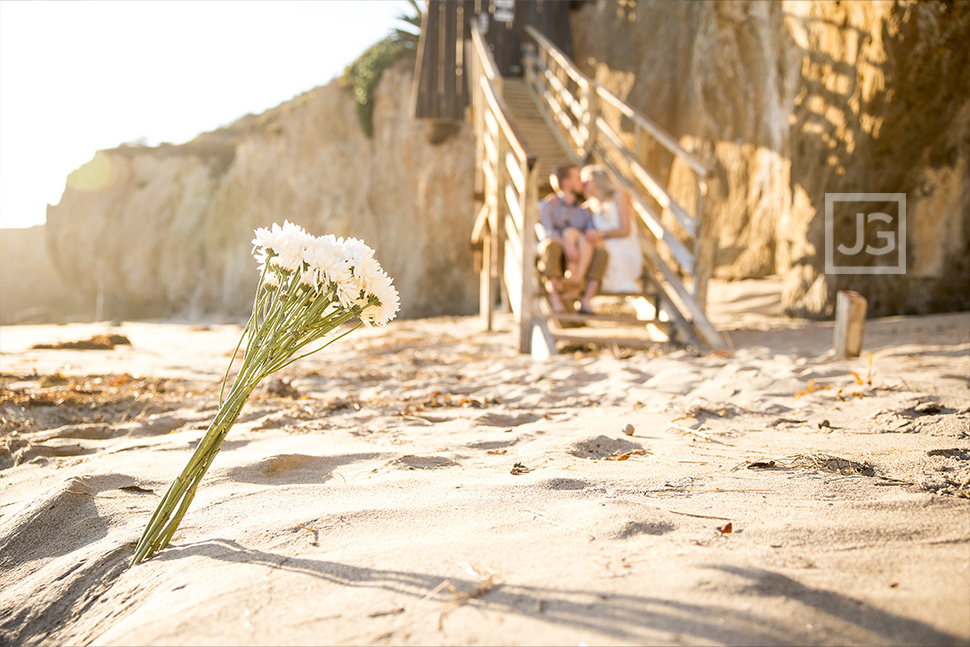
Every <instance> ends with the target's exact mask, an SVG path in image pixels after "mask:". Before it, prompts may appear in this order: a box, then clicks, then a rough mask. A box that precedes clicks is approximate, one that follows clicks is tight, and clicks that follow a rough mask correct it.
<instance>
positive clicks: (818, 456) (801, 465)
mask: <svg viewBox="0 0 970 647" xmlns="http://www.w3.org/2000/svg"><path fill="white" fill-rule="evenodd" d="M741 468H747V469H749V470H794V469H806V470H817V471H820V472H832V473H835V474H841V475H842V476H856V475H858V476H876V470H875V468H874V467H873V465H872V463H870V462H869V461H864V462H861V463H860V462H858V461H853V460H849V459H847V458H841V457H839V456H830V455H829V454H823V453H818V452H816V453H809V454H796V455H794V456H787V457H785V458H775V459H758V460H755V461H745V462H744V463H742V464H740V465H738V466H736V467H735V468H734V469H733V470H732V471H734V470H738V469H741Z"/></svg>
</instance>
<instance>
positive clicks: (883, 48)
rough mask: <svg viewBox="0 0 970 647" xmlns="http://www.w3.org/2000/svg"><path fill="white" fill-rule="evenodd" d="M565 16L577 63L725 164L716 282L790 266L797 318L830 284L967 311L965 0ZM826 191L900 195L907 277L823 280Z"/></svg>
mask: <svg viewBox="0 0 970 647" xmlns="http://www.w3.org/2000/svg"><path fill="white" fill-rule="evenodd" d="M573 26H574V35H575V43H576V46H575V58H576V61H577V63H578V64H579V65H580V66H581V68H582V69H583V70H584V72H586V73H587V74H589V75H590V76H591V77H594V78H596V79H597V80H598V81H600V82H602V83H603V84H604V85H606V86H607V87H608V88H610V89H611V90H612V91H614V92H615V93H616V94H618V95H619V96H620V97H621V98H624V99H626V100H627V101H628V102H630V103H631V104H632V105H634V106H635V107H637V108H638V109H640V110H641V111H642V112H643V113H645V114H646V115H648V116H649V117H651V118H652V119H654V120H655V121H657V122H658V123H659V124H660V125H661V126H663V127H664V128H666V129H667V130H669V131H670V132H672V133H673V134H674V135H676V136H677V137H678V138H679V139H680V140H681V142H682V144H683V145H684V146H685V147H686V148H688V149H689V150H694V151H697V152H699V153H700V154H701V155H702V156H703V157H705V158H706V159H708V160H710V161H712V162H713V163H714V164H715V165H716V166H717V169H718V172H719V180H720V181H719V183H718V187H717V189H716V191H717V193H716V195H715V196H713V198H714V199H712V200H708V207H709V208H710V211H709V213H708V214H707V215H708V216H709V217H710V216H713V217H714V218H715V219H716V222H717V230H718V237H719V247H720V251H719V254H718V256H717V264H718V271H717V273H718V275H719V276H721V277H725V278H741V277H750V276H761V275H766V274H775V273H777V274H780V275H782V276H783V277H784V279H785V295H784V300H785V303H786V305H787V307H788V308H789V310H790V311H791V312H793V313H795V314H803V315H815V316H818V315H823V316H824V315H828V314H831V312H832V306H833V304H834V294H835V291H836V290H838V289H857V290H859V291H861V292H862V293H863V294H865V295H866V296H867V297H868V298H869V299H870V311H871V312H872V313H873V314H893V313H904V312H926V311H930V310H937V309H957V308H963V309H966V308H968V307H970V263H968V257H970V173H968V168H970V83H967V69H968V66H970V40H968V38H967V34H968V33H970V3H964V2H926V3H915V2H893V1H889V2H837V1H831V2H670V1H658V2H636V1H635V0H634V1H631V2H620V3H614V2H594V3H585V4H584V5H583V6H582V8H581V9H580V10H579V11H577V12H576V13H575V14H574V19H573ZM654 170H655V171H657V172H658V173H660V174H661V175H670V176H671V177H672V178H673V182H674V191H675V192H678V191H685V190H687V188H686V187H683V186H681V187H678V186H677V183H678V181H679V180H678V174H677V169H676V168H674V169H670V168H666V169H664V168H660V169H654ZM826 193H905V194H906V197H907V207H908V209H907V211H908V216H909V217H908V219H907V223H906V224H907V227H906V234H907V248H906V252H907V272H906V274H905V275H902V276H898V275H881V276H861V275H826V274H825V273H824V234H825V232H824V209H825V194H826ZM868 206H869V207H872V208H878V207H879V205H868ZM854 227H855V224H854V219H842V220H838V219H837V220H836V222H835V240H849V241H851V240H853V239H854ZM871 260H872V259H870V261H871ZM876 262H878V260H877V261H876Z"/></svg>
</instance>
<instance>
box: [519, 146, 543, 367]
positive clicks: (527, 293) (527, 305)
mask: <svg viewBox="0 0 970 647" xmlns="http://www.w3.org/2000/svg"><path fill="white" fill-rule="evenodd" d="M519 168H520V169H521V170H522V176H523V177H524V178H525V190H524V191H523V192H522V193H521V195H520V196H519V205H520V207H521V211H522V232H521V238H522V289H521V294H522V305H521V309H520V313H521V317H520V319H519V352H520V353H530V352H532V328H533V326H534V325H535V318H536V316H537V315H538V313H539V308H538V305H539V304H538V294H539V277H538V271H537V270H536V265H535V259H536V248H537V246H538V241H537V240H536V221H537V220H538V211H539V182H538V174H539V170H538V167H537V165H534V164H529V163H528V162H526V161H523V162H521V165H520V167H519Z"/></svg>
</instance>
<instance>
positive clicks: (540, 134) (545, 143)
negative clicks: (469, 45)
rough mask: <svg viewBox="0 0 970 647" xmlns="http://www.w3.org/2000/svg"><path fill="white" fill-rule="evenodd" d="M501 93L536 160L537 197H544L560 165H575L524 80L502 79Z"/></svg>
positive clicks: (549, 189)
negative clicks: (550, 179)
mask: <svg viewBox="0 0 970 647" xmlns="http://www.w3.org/2000/svg"><path fill="white" fill-rule="evenodd" d="M502 93H503V98H504V99H505V105H506V106H508V108H509V112H510V114H511V117H512V119H513V120H514V121H515V124H516V125H517V126H518V127H519V131H520V132H521V134H522V136H523V137H524V138H525V141H527V142H528V143H529V148H530V149H532V152H533V153H534V154H535V156H536V163H537V169H538V176H539V194H540V196H541V195H544V194H546V193H548V192H550V191H552V186H551V185H550V183H549V176H550V175H552V174H554V173H555V172H556V169H557V168H558V167H559V166H560V165H562V164H570V163H575V160H574V159H573V157H572V154H571V153H570V152H567V151H566V149H565V148H563V146H562V144H561V143H560V141H559V139H558V138H557V137H556V136H555V134H554V132H553V130H552V129H551V128H549V125H548V123H547V121H546V118H545V117H544V116H543V115H542V113H541V112H540V111H539V106H538V105H536V102H535V99H533V97H532V94H531V93H530V92H529V87H528V85H527V84H526V82H525V80H524V79H504V80H503V82H502Z"/></svg>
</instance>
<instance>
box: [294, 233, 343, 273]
mask: <svg viewBox="0 0 970 647" xmlns="http://www.w3.org/2000/svg"><path fill="white" fill-rule="evenodd" d="M303 260H304V262H305V263H306V264H307V265H308V266H309V267H310V268H313V269H314V270H316V272H317V279H318V280H319V281H320V283H321V284H324V285H329V284H331V283H341V282H343V281H346V280H349V279H350V267H349V265H348V264H347V261H346V260H344V254H343V247H342V246H341V245H340V244H338V242H337V239H336V238H334V237H333V236H332V235H329V234H328V235H326V236H320V237H319V238H314V239H313V241H312V242H311V243H310V244H309V245H307V248H306V250H305V251H304V253H303Z"/></svg>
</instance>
